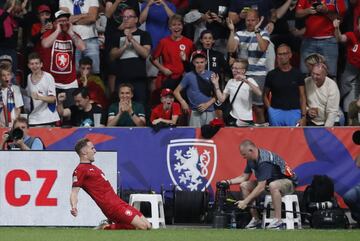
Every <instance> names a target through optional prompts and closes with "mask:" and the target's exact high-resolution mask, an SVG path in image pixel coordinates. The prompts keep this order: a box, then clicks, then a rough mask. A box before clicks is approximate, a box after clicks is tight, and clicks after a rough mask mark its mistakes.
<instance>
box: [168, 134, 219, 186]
mask: <svg viewBox="0 0 360 241" xmlns="http://www.w3.org/2000/svg"><path fill="white" fill-rule="evenodd" d="M199 150H200V151H199ZM166 159H167V161H166V162H167V167H168V172H169V175H170V178H171V180H172V182H173V184H175V185H176V188H177V189H178V190H190V191H204V190H205V188H207V187H208V186H209V185H210V183H211V181H212V179H213V177H214V175H215V172H216V167H217V149H216V144H215V143H214V142H213V141H212V140H203V139H175V140H171V141H170V144H168V146H167V152H166Z"/></svg>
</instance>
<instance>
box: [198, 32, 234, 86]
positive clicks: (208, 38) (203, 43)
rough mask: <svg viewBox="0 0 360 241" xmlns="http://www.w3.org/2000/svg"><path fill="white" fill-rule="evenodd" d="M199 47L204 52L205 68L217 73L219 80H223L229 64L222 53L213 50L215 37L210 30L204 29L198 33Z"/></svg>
mask: <svg viewBox="0 0 360 241" xmlns="http://www.w3.org/2000/svg"><path fill="white" fill-rule="evenodd" d="M199 42H200V49H201V50H202V51H203V52H204V53H205V54H206V59H207V65H206V69H207V70H209V71H212V72H214V73H216V74H218V75H219V77H220V80H221V81H224V79H225V72H227V71H229V70H230V69H229V66H228V64H227V62H226V60H225V56H224V54H223V53H221V52H219V51H217V50H215V49H214V48H213V47H214V44H215V38H214V34H213V33H212V31H211V30H208V29H206V30H204V31H202V32H201V34H200V39H199Z"/></svg>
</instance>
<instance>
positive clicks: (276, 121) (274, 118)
mask: <svg viewBox="0 0 360 241" xmlns="http://www.w3.org/2000/svg"><path fill="white" fill-rule="evenodd" d="M268 114H269V124H270V126H296V124H297V123H298V121H299V120H300V119H301V111H300V109H294V110H281V109H275V108H272V107H270V108H269V109H268Z"/></svg>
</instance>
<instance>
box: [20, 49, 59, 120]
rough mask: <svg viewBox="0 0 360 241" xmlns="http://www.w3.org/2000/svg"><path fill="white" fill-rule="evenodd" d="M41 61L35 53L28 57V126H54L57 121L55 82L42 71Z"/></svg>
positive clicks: (49, 75)
mask: <svg viewBox="0 0 360 241" xmlns="http://www.w3.org/2000/svg"><path fill="white" fill-rule="evenodd" d="M42 66H43V63H42V60H41V58H40V56H39V55H38V54H37V53H31V54H30V55H29V57H28V67H29V69H30V71H31V73H30V74H29V75H28V78H27V87H26V89H27V93H28V96H30V97H31V102H32V105H31V106H32V107H33V108H32V111H31V113H30V114H29V117H28V123H29V125H30V126H54V125H55V122H57V121H59V120H60V118H59V114H58V112H57V111H56V92H55V80H54V78H53V77H52V75H51V74H49V73H47V72H45V71H43V70H42V69H41V68H42Z"/></svg>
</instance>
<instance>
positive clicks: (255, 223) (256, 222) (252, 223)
mask: <svg viewBox="0 0 360 241" xmlns="http://www.w3.org/2000/svg"><path fill="white" fill-rule="evenodd" d="M259 227H261V220H260V219H255V218H252V219H251V221H250V223H248V225H246V226H245V228H246V229H255V228H259Z"/></svg>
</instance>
